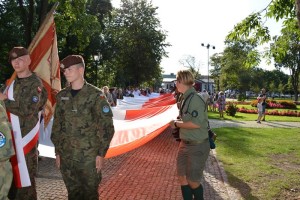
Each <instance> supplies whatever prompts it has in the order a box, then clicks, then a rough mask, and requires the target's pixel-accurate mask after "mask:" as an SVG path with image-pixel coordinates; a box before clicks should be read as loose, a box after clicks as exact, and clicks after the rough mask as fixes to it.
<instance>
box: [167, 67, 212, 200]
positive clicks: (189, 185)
mask: <svg viewBox="0 0 300 200" xmlns="http://www.w3.org/2000/svg"><path fill="white" fill-rule="evenodd" d="M176 78H177V81H176V87H177V90H178V92H180V93H182V94H183V97H182V103H181V105H180V109H179V116H180V119H176V120H172V121H171V122H170V126H171V127H172V128H173V129H175V128H179V136H180V144H179V149H178V154H177V176H178V180H179V182H180V185H181V192H182V197H183V199H184V200H192V199H197V200H203V186H202V185H201V182H200V181H201V179H202V176H203V170H204V167H205V163H206V160H207V158H208V155H209V151H210V145H209V140H208V132H207V125H208V116H207V103H206V101H207V99H208V95H205V96H206V98H207V99H203V98H202V95H200V94H198V93H197V92H196V90H195V88H194V87H193V85H194V77H193V74H192V73H191V72H190V71H189V70H181V71H178V73H177V76H176Z"/></svg>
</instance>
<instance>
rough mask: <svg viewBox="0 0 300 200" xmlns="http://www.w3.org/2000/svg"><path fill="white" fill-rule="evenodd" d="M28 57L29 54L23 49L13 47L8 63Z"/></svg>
mask: <svg viewBox="0 0 300 200" xmlns="http://www.w3.org/2000/svg"><path fill="white" fill-rule="evenodd" d="M25 55H29V52H28V50H27V49H25V48H24V47H14V48H12V50H10V52H9V61H12V60H14V59H16V58H19V57H21V56H25Z"/></svg>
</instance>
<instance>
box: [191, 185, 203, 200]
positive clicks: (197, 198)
mask: <svg viewBox="0 0 300 200" xmlns="http://www.w3.org/2000/svg"><path fill="white" fill-rule="evenodd" d="M192 193H193V195H194V200H204V197H203V187H202V185H201V184H200V185H199V187H197V188H196V189H192Z"/></svg>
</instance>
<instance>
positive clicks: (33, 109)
mask: <svg viewBox="0 0 300 200" xmlns="http://www.w3.org/2000/svg"><path fill="white" fill-rule="evenodd" d="M2 91H3V90H2ZM46 101H47V91H46V89H45V88H44V86H43V83H42V81H41V79H40V78H39V77H38V76H37V75H36V74H35V73H33V74H32V75H31V76H29V77H26V78H16V79H15V83H14V101H12V100H9V99H6V100H4V103H5V106H6V109H7V111H8V112H10V113H13V114H15V115H17V116H18V117H19V120H20V127H21V132H22V136H23V137H24V136H25V135H26V134H27V133H29V131H31V130H32V129H33V128H34V126H35V125H36V123H37V122H38V120H39V116H38V113H39V111H41V110H42V109H43V107H44V105H45V103H46Z"/></svg>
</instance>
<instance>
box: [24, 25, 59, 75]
mask: <svg viewBox="0 0 300 200" xmlns="http://www.w3.org/2000/svg"><path fill="white" fill-rule="evenodd" d="M54 34H55V29H54V21H53V22H52V24H51V25H50V26H49V28H48V30H47V32H46V33H45V35H44V36H43V38H42V39H41V40H40V41H39V43H38V44H37V45H36V47H35V48H34V49H33V50H32V52H31V54H30V57H31V61H32V62H31V65H30V69H31V70H32V71H34V70H35V68H36V67H37V66H38V64H39V63H40V62H41V60H42V59H43V57H44V56H45V54H46V53H47V51H48V50H49V49H50V48H51V46H52V44H53V39H54Z"/></svg>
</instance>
